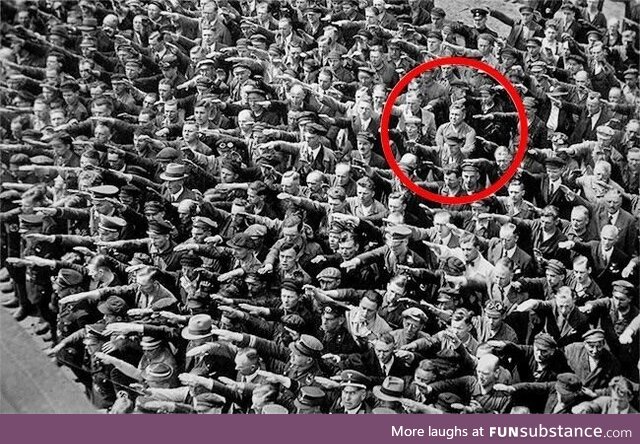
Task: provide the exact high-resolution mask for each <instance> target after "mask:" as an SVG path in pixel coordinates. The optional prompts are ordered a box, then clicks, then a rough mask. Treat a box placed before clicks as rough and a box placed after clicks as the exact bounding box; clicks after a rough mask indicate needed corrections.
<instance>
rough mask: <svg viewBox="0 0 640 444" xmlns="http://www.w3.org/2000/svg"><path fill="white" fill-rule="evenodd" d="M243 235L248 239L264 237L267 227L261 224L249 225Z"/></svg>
mask: <svg viewBox="0 0 640 444" xmlns="http://www.w3.org/2000/svg"><path fill="white" fill-rule="evenodd" d="M244 234H246V235H247V236H249V237H264V236H266V235H267V227H265V226H264V225H261V224H253V225H249V226H248V227H247V228H246V229H245V230H244Z"/></svg>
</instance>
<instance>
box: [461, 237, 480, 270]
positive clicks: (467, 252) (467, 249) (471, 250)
mask: <svg viewBox="0 0 640 444" xmlns="http://www.w3.org/2000/svg"><path fill="white" fill-rule="evenodd" d="M479 245H480V244H479V242H478V238H477V237H476V236H474V235H473V234H471V233H465V234H464V235H462V237H461V238H460V249H461V250H462V254H463V256H464V260H465V262H466V263H467V264H469V263H471V262H473V261H474V260H475V259H476V258H477V257H478V255H479V254H480V253H479V250H478V247H479Z"/></svg>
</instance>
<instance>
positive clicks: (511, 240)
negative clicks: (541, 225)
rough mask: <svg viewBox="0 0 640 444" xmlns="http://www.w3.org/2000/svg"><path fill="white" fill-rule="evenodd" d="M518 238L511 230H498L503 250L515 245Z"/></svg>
mask: <svg viewBox="0 0 640 444" xmlns="http://www.w3.org/2000/svg"><path fill="white" fill-rule="evenodd" d="M517 240H518V238H517V236H516V234H515V233H514V232H513V231H511V230H500V242H501V243H502V249H503V250H511V249H512V248H514V247H515V246H516V242H517Z"/></svg>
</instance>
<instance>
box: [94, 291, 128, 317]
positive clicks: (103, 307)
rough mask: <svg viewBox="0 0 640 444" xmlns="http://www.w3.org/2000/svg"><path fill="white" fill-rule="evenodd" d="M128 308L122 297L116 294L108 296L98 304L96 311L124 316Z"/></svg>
mask: <svg viewBox="0 0 640 444" xmlns="http://www.w3.org/2000/svg"><path fill="white" fill-rule="evenodd" d="M128 309H129V307H128V306H127V303H126V302H125V301H124V299H122V298H121V297H118V296H109V297H108V298H107V300H106V301H103V302H101V303H100V304H98V311H99V312H100V313H102V314H105V315H111V316H124V315H125V314H127V310H128Z"/></svg>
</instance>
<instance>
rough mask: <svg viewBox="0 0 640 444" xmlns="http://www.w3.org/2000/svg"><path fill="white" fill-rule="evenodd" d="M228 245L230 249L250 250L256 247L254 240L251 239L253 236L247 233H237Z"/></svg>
mask: <svg viewBox="0 0 640 444" xmlns="http://www.w3.org/2000/svg"><path fill="white" fill-rule="evenodd" d="M227 245H229V246H230V247H236V248H249V249H251V248H253V247H254V246H255V245H254V242H253V239H251V236H249V235H247V234H246V233H236V234H235V235H234V236H233V237H232V238H231V239H230V240H229V241H228V242H227Z"/></svg>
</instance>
